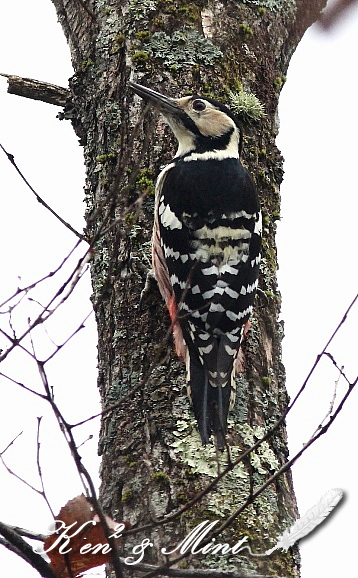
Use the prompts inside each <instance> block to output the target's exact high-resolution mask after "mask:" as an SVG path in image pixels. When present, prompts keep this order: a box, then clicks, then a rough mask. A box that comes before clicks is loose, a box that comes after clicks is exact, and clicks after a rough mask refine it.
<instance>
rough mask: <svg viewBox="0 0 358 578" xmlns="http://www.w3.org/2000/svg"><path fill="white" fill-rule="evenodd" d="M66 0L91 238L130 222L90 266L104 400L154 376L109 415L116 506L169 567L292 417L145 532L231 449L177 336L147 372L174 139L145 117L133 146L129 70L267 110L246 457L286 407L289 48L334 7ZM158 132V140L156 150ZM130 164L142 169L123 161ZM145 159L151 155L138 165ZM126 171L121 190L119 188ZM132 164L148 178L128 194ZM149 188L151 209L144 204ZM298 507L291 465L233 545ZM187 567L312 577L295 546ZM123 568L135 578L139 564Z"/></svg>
mask: <svg viewBox="0 0 358 578" xmlns="http://www.w3.org/2000/svg"><path fill="white" fill-rule="evenodd" d="M52 2H53V4H54V5H55V7H56V10H57V15H58V18H59V21H60V23H61V25H62V27H63V30H64V33H65V35H66V37H67V39H68V42H69V46H70V50H71V56H72V62H73V66H74V70H75V74H74V76H73V78H72V79H71V82H70V90H71V102H72V103H73V106H74V111H75V118H74V119H72V122H73V125H74V128H75V130H76V133H77V134H78V136H80V138H81V144H83V146H84V157H85V163H86V167H87V181H86V199H87V221H88V231H89V232H90V233H92V234H95V233H96V231H97V230H98V228H99V227H100V226H101V223H102V220H103V218H104V215H106V219H108V222H109V223H111V222H113V223H114V222H116V223H117V220H118V226H113V227H108V226H107V227H105V228H104V229H105V230H106V234H105V235H102V236H101V237H100V239H99V241H98V242H97V244H96V246H95V254H94V258H93V263H92V283H93V297H92V300H93V305H94V308H95V311H96V318H97V324H98V336H99V344H98V366H99V376H98V384H99V388H100V392H101V396H102V403H103V408H106V407H108V406H110V405H112V404H113V402H115V401H117V400H118V399H119V398H120V397H122V396H125V395H126V394H127V393H128V392H129V391H130V390H131V389H132V388H133V387H135V386H136V385H137V384H138V383H139V382H140V381H141V379H143V376H146V379H145V380H144V386H143V387H142V388H140V390H139V391H138V392H136V393H135V395H134V396H133V397H130V398H128V397H127V398H126V399H125V401H124V403H123V405H122V407H120V408H118V409H117V410H116V411H115V412H113V413H111V414H109V415H108V414H106V415H105V416H104V417H103V420H102V431H101V441H100V451H101V453H102V456H103V460H102V488H101V496H102V504H103V506H104V508H105V509H106V511H107V512H108V513H109V514H110V515H111V516H112V517H113V518H114V519H117V520H118V521H121V520H125V521H127V522H130V524H131V526H132V528H133V529H138V533H137V534H133V533H131V535H130V536H129V537H128V538H127V540H125V541H124V544H123V549H124V552H125V554H126V555H128V552H130V550H131V547H132V546H133V545H136V544H139V543H140V542H141V541H142V540H143V539H144V538H149V539H150V541H151V542H152V543H153V547H152V548H148V550H147V554H148V555H147V556H146V559H145V562H146V563H147V564H160V563H165V562H166V561H167V559H166V557H165V556H164V555H163V554H162V552H161V549H162V548H164V547H166V548H167V549H168V548H169V547H170V546H171V547H172V548H174V546H175V545H176V544H179V542H180V541H182V540H183V538H184V537H185V536H186V535H187V534H188V532H189V531H190V530H191V529H192V528H194V527H195V526H196V525H197V524H198V523H199V522H201V521H204V520H207V519H209V520H216V519H217V520H219V521H220V522H221V523H223V522H224V521H225V519H226V518H228V517H229V516H230V515H231V513H232V512H234V511H235V510H237V509H238V507H239V506H240V504H241V503H243V502H244V501H245V500H246V499H247V496H249V495H250V492H253V490H256V489H257V488H258V487H259V486H260V485H262V484H263V483H264V482H265V480H266V479H267V478H268V477H269V476H270V475H271V474H272V473H273V472H274V471H276V470H278V469H279V468H280V467H282V466H283V464H285V463H286V461H287V455H288V450H287V442H286V432H285V428H284V426H282V427H280V428H279V430H278V431H276V433H275V436H274V437H272V438H270V439H269V440H268V441H267V443H265V444H264V445H262V446H261V449H258V450H257V451H256V452H255V453H254V454H253V455H251V459H250V460H247V461H246V462H245V463H246V465H245V467H244V466H243V465H242V464H240V466H238V467H236V468H235V469H233V470H232V471H230V472H229V473H228V474H227V476H226V477H224V478H223V479H222V480H221V481H220V483H219V484H218V487H217V489H216V491H215V490H214V491H212V492H211V493H210V494H209V495H208V496H205V498H203V500H202V501H201V502H200V503H197V504H195V506H194V507H193V508H192V509H191V510H189V511H187V512H185V514H183V515H182V516H181V518H180V520H179V521H177V520H176V523H172V524H169V525H163V526H160V527H157V528H155V527H154V528H152V529H151V530H148V529H147V530H145V531H143V532H141V531H140V527H141V526H143V525H145V524H150V523H152V522H155V521H156V520H157V519H160V518H162V517H163V516H164V515H166V514H168V513H171V512H174V511H176V510H177V509H179V508H180V506H181V505H183V504H185V502H186V501H188V500H190V499H192V498H193V497H194V496H195V495H196V494H197V493H198V492H200V491H201V490H202V489H203V488H205V487H206V486H207V485H208V483H209V482H210V481H212V480H213V478H214V477H215V475H216V473H217V458H216V455H215V452H214V450H213V449H210V447H208V446H207V447H206V448H205V449H203V448H202V447H201V445H200V441H199V436H198V434H197V432H196V427H195V423H194V421H195V420H194V417H193V415H192V412H191V409H190V407H189V403H188V400H187V397H186V393H185V375H184V374H185V371H184V367H182V365H181V363H180V362H179V361H178V360H177V358H176V357H175V354H174V352H173V347H172V344H171V343H166V344H165V345H164V347H163V352H162V353H161V354H160V356H159V359H160V361H159V362H158V364H156V366H155V367H154V369H151V371H149V369H150V366H151V361H152V359H153V358H154V357H155V355H156V352H157V350H158V346H159V344H160V343H162V342H163V338H164V336H165V333H166V330H167V328H168V326H169V320H168V318H167V314H166V312H165V307H164V304H163V303H162V301H161V299H160V296H159V293H158V291H157V290H156V289H155V288H154V289H153V291H152V292H151V294H150V296H149V298H147V300H146V301H145V303H144V304H142V305H140V294H141V291H142V289H143V287H144V285H145V277H146V273H147V271H148V269H149V268H150V238H151V227H152V215H153V205H154V199H153V187H154V179H155V175H156V174H157V173H158V170H159V166H160V165H161V164H163V163H164V162H167V161H168V160H170V158H171V157H172V156H173V154H174V150H175V148H174V144H173V140H172V137H171V136H170V132H169V130H168V129H167V128H166V127H165V126H164V124H163V123H162V122H159V123H158V124H157V126H156V129H155V131H154V132H153V133H151V132H150V131H149V129H148V126H149V125H148V122H147V120H145V121H144V126H143V128H142V129H141V130H139V136H138V138H137V139H135V141H134V142H133V146H132V143H131V134H132V132H133V127H134V126H135V122H136V119H137V118H138V114H139V110H140V109H139V103H138V101H137V100H136V99H135V98H134V96H133V94H131V93H130V91H129V90H127V87H126V82H127V80H129V78H130V79H131V80H135V81H136V82H139V83H141V84H147V85H149V86H151V87H153V88H155V89H158V90H160V91H161V92H163V93H167V94H169V95H171V96H182V95H184V94H190V93H194V92H198V93H203V95H204V96H205V95H206V96H213V97H215V98H216V99H219V100H220V99H222V100H223V101H228V97H229V93H230V92H234V93H237V94H240V92H242V91H245V92H249V93H253V94H254V95H255V96H256V97H257V99H259V101H260V103H261V104H262V105H264V107H265V112H266V116H265V117H264V118H262V119H261V120H260V121H250V122H246V124H245V127H244V128H245V133H246V137H245V143H244V156H243V162H244V164H246V165H247V167H248V168H249V170H250V173H251V174H252V175H253V176H254V178H255V180H256V185H257V188H258V190H259V194H260V198H261V203H262V207H263V212H264V217H265V218H264V225H265V232H264V246H263V260H262V267H261V275H260V289H261V291H262V292H264V295H265V299H262V298H260V297H258V299H257V304H258V305H257V306H256V309H255V313H254V316H253V318H252V329H251V331H250V332H249V335H248V337H247V339H246V341H245V343H244V346H243V353H244V366H245V367H244V371H243V373H242V374H241V375H240V376H239V378H238V380H237V388H238V395H237V402H236V406H235V408H234V410H233V412H232V413H231V422H230V423H229V436H228V441H229V445H230V447H231V452H232V455H233V458H234V459H235V458H236V457H237V456H239V455H240V453H241V452H243V451H245V450H246V449H247V448H248V447H250V445H252V443H253V442H255V441H257V439H259V438H260V437H262V436H263V435H264V433H265V431H266V430H267V429H269V427H270V426H272V425H273V423H275V422H276V421H277V419H278V418H279V417H280V415H282V413H283V412H284V410H285V408H286V407H287V394H286V390H285V384H284V369H283V367H282V364H281V338H282V329H281V325H280V324H279V323H278V314H279V306H280V297H279V292H278V288H277V282H276V266H277V264H276V248H275V231H276V225H275V220H277V219H278V218H279V202H280V199H279V185H280V182H281V179H282V166H281V164H282V160H281V157H280V154H279V152H278V150H277V148H276V146H275V144H274V139H275V136H276V133H277V124H276V120H275V118H276V111H277V104H278V97H279V93H280V89H281V87H282V85H283V83H284V81H285V75H286V72H287V68H288V64H289V60H290V57H291V55H292V53H293V52H294V50H295V48H296V46H297V44H298V42H299V40H300V39H301V37H302V35H303V33H304V32H305V30H306V29H307V27H308V26H309V25H310V24H311V23H312V22H314V21H315V20H316V19H317V17H318V16H319V12H320V10H321V9H322V8H323V7H324V5H325V0H320V1H318V2H315V3H312V2H310V0H296V1H295V0H272V2H271V1H270V2H268V1H267V0H262V2H261V4H259V3H256V2H255V3H251V2H249V1H246V2H240V1H227V2H215V1H213V0H211V1H210V0H209V1H207V0H197V1H196V2H191V3H187V4H182V3H181V2H165V1H151V0H144V1H141V2H140V1H139V0H127V1H118V0H106V1H105V0H93V1H91V2H86V3H85V4H86V5H87V8H89V10H90V13H89V12H88V10H87V11H86V10H84V7H83V4H84V2H68V1H66V0H52ZM146 133H148V134H147V135H146ZM145 135H146V136H147V141H148V138H149V141H148V144H147V145H145V146H144V148H142V144H141V143H142V142H143V140H144V136H145ZM129 145H131V151H128V150H127V148H128V146H129ZM128 152H130V153H131V154H128ZM127 157H128V159H129V162H128V163H127V164H128V166H126V167H124V168H123V159H124V158H127ZM138 159H142V160H141V164H140V167H139V170H138V166H136V165H137V164H138ZM120 167H121V174H120V175H119V184H118V189H117V191H116V195H115V197H114V198H113V195H111V194H109V192H111V183H113V181H114V180H115V179H116V178H117V173H118V170H119V168H120ZM133 170H134V171H138V172H137V174H136V177H135V179H133V180H134V182H131V183H130V184H131V186H130V187H127V186H126V185H127V183H128V179H130V174H131V173H132V172H133ZM134 174H135V173H134ZM139 197H141V198H142V202H141V209H142V210H141V212H140V213H138V212H136V211H134V210H131V207H132V206H133V203H135V201H136V200H137V199H138V198H139ZM120 217H122V219H121V218H120ZM224 456H225V454H224ZM222 459H223V461H225V457H224V458H222ZM222 467H223V466H222ZM296 516H297V508H296V502H295V497H294V493H293V487H292V481H291V476H290V473H289V472H288V473H285V474H283V475H282V476H281V477H280V478H279V479H277V480H276V481H275V483H273V484H271V485H270V486H269V487H267V488H266V490H265V491H264V492H263V493H262V494H261V495H260V496H259V497H258V498H257V499H256V500H255V501H254V502H253V503H252V504H250V505H249V506H248V507H247V508H246V510H245V512H243V514H241V515H240V517H239V518H237V519H236V520H233V523H232V525H231V526H230V527H229V528H227V529H226V530H225V532H224V533H223V536H222V537H220V541H221V542H228V543H229V544H235V543H236V542H237V541H238V540H239V539H240V538H242V537H243V536H248V538H249V542H250V545H251V547H252V549H253V550H254V551H257V552H259V551H261V552H263V551H265V550H266V549H267V548H269V547H270V546H272V544H273V543H275V541H276V538H277V536H278V535H279V534H281V533H282V531H283V530H284V529H285V528H287V527H288V526H290V524H291V523H292V521H293V520H294V518H295V517H296ZM182 563H185V564H186V566H187V567H188V568H213V567H215V568H216V569H218V570H220V569H221V570H223V571H224V570H225V571H228V572H229V571H240V572H242V573H245V574H262V575H263V574H270V575H278V576H298V575H299V559H298V555H297V550H296V549H293V550H292V549H291V550H290V551H289V552H288V553H277V552H275V553H274V554H273V555H271V556H270V557H267V558H265V557H263V558H257V559H256V558H255V559H254V558H250V557H240V558H239V557H231V558H230V559H229V558H227V557H225V556H222V557H218V556H210V554H208V555H207V556H206V557H200V556H191V557H190V558H187V559H186V560H185V561H183V562H182ZM123 571H124V572H125V573H126V575H127V574H128V575H129V574H130V573H129V572H128V571H127V569H126V568H125V567H124V568H123Z"/></svg>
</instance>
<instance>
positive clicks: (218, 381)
mask: <svg viewBox="0 0 358 578" xmlns="http://www.w3.org/2000/svg"><path fill="white" fill-rule="evenodd" d="M156 219H157V223H158V227H159V239H160V241H159V242H160V247H161V250H162V252H161V255H162V256H163V259H164V261H165V267H166V270H167V277H168V279H169V283H170V286H171V287H172V288H173V292H174V299H171V307H168V308H169V310H170V309H171V316H172V319H173V317H174V316H175V317H177V319H178V321H179V325H180V328H181V331H182V335H183V337H184V341H185V343H186V346H187V348H188V353H187V359H186V361H187V370H188V387H189V390H190V396H191V399H192V403H193V407H194V413H195V416H196V418H197V420H198V424H199V430H200V434H201V437H202V440H203V443H207V441H208V439H209V436H210V433H211V431H213V432H214V433H215V434H216V436H217V439H218V442H219V445H221V446H222V443H223V435H224V434H225V432H226V421H227V414H228V411H229V406H230V401H231V403H232V402H233V393H234V391H235V389H234V380H233V373H234V362H235V359H236V356H237V353H238V350H239V347H240V343H241V339H242V334H243V329H244V326H245V324H246V322H247V320H248V318H249V316H250V313H251V311H252V306H253V301H254V296H255V292H256V288H257V280H258V271H259V262H260V235H261V215H260V207H259V201H258V197H257V193H256V190H255V187H254V184H253V183H252V180H251V178H250V176H249V174H248V173H247V171H246V170H245V169H244V168H243V167H242V165H241V163H240V161H239V159H237V158H228V159H221V160H215V159H207V160H205V161H203V160H190V161H189V160H185V157H184V158H183V159H178V160H176V161H175V162H174V163H173V165H172V166H171V168H169V170H167V171H166V173H165V175H164V178H163V180H162V183H161V186H160V190H158V200H157V215H156ZM157 276H158V273H157ZM166 300H167V304H168V299H166ZM174 303H175V306H174ZM176 341H177V350H178V349H179V350H181V351H183V348H182V347H181V346H180V335H179V338H178V336H177V337H176Z"/></svg>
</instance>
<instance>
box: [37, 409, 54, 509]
mask: <svg viewBox="0 0 358 578" xmlns="http://www.w3.org/2000/svg"><path fill="white" fill-rule="evenodd" d="M41 420H42V417H38V418H37V435H36V464H37V473H38V475H39V478H40V484H41V494H42V497H43V499H44V500H45V502H46V504H47V506H48V509H49V510H50V512H51V514H52V517H53V519H55V513H54V511H53V509H52V508H51V504H50V502H49V501H48V498H47V495H46V492H45V486H44V481H43V477H42V469H41V462H40V447H41V444H40V427H41Z"/></svg>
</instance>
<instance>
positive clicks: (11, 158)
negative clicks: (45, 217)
mask: <svg viewBox="0 0 358 578" xmlns="http://www.w3.org/2000/svg"><path fill="white" fill-rule="evenodd" d="M0 148H1V149H2V150H3V151H4V153H5V154H6V156H7V158H8V159H9V161H10V163H11V164H12V166H13V167H14V168H15V169H16V171H17V173H18V174H19V175H20V177H21V178H22V180H23V181H24V183H26V185H27V186H28V188H29V189H30V191H31V192H32V193H33V194H34V195H35V197H36V200H37V201H38V202H39V203H40V204H41V205H43V206H44V207H45V209H47V210H48V211H50V213H52V215H53V216H54V217H56V219H58V220H59V221H60V223H62V225H64V226H65V227H66V228H67V229H69V230H70V231H71V232H72V233H74V234H75V235H76V237H78V238H79V239H81V240H82V241H85V240H86V239H85V237H84V235H82V233H79V232H78V231H76V229H74V228H73V227H72V225H70V224H69V223H67V222H66V221H65V220H64V219H63V218H62V217H60V215H58V214H57V213H56V211H54V210H53V209H52V208H51V207H50V205H48V204H47V203H46V201H44V200H43V199H42V198H41V197H40V195H39V194H38V193H37V192H36V191H35V189H34V188H33V187H32V186H31V185H30V183H29V181H28V180H27V179H26V177H24V175H23V174H22V172H21V171H20V169H19V167H18V166H17V164H16V162H15V159H14V155H12V154H10V153H8V152H7V151H6V150H5V149H4V147H3V146H2V144H1V143H0Z"/></svg>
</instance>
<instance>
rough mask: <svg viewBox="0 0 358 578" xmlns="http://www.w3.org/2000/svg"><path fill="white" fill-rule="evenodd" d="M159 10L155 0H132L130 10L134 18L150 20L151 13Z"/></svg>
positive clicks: (141, 20)
mask: <svg viewBox="0 0 358 578" xmlns="http://www.w3.org/2000/svg"><path fill="white" fill-rule="evenodd" d="M156 10H157V2H155V0H130V2H129V12H130V14H131V18H132V19H133V20H137V21H140V22H148V20H149V18H150V17H151V14H152V13H153V12H155V11H156Z"/></svg>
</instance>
